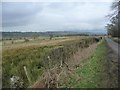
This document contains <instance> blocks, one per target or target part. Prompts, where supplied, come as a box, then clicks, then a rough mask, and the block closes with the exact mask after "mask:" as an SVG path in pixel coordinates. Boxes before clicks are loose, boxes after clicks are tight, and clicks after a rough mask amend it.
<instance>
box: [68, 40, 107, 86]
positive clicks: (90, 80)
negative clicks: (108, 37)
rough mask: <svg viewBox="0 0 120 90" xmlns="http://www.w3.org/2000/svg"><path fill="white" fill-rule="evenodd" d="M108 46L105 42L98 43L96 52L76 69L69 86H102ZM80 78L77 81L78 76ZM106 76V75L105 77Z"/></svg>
mask: <svg viewBox="0 0 120 90" xmlns="http://www.w3.org/2000/svg"><path fill="white" fill-rule="evenodd" d="M105 56H106V46H105V42H102V43H101V44H100V45H98V47H97V49H96V51H95V53H94V55H93V56H91V57H90V58H89V59H87V60H84V61H83V62H82V63H81V64H80V65H81V67H79V68H77V69H76V72H75V74H74V75H72V76H71V77H70V78H69V80H68V83H67V86H68V87H75V88H97V87H100V86H101V82H102V81H103V73H104V69H105V66H104V64H105V63H106V57H105ZM77 76H78V77H79V78H80V80H78V81H76V78H78V77H77ZM104 78H105V77H104Z"/></svg>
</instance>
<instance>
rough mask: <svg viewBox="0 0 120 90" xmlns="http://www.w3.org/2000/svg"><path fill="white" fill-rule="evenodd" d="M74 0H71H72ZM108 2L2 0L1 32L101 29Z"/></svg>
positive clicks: (109, 4) (108, 7)
mask: <svg viewBox="0 0 120 90" xmlns="http://www.w3.org/2000/svg"><path fill="white" fill-rule="evenodd" d="M73 1H74V0H73ZM111 3H112V2H84V1H82V2H3V3H2V27H3V31H42V32H43V31H74V30H78V31H86V30H87V31H91V30H92V31H93V32H94V31H97V30H99V31H101V32H106V31H105V28H104V27H105V25H106V24H107V22H108V20H107V19H106V17H105V16H106V15H108V13H109V12H110V6H111Z"/></svg>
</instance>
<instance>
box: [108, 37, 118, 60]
mask: <svg viewBox="0 0 120 90" xmlns="http://www.w3.org/2000/svg"><path fill="white" fill-rule="evenodd" d="M106 42H107V44H108V46H109V48H110V49H111V52H112V53H111V54H110V55H109V56H111V58H112V59H111V60H112V61H113V62H119V61H118V60H119V56H120V53H119V49H120V45H119V44H118V43H116V42H114V41H113V40H111V39H109V38H106Z"/></svg>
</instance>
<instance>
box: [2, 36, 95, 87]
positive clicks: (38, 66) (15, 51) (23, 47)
mask: <svg viewBox="0 0 120 90" xmlns="http://www.w3.org/2000/svg"><path fill="white" fill-rule="evenodd" d="M94 42H96V41H95V39H94V38H92V37H80V36H72V37H64V38H63V37H61V38H60V37H59V38H53V39H52V40H48V39H46V40H44V41H42V42H39V40H38V41H29V42H28V43H21V44H16V43H14V44H11V45H9V44H6V45H5V46H3V48H2V49H3V51H2V53H3V54H2V66H3V68H2V70H3V73H2V76H3V78H2V81H3V87H10V85H11V82H10V78H11V76H13V75H14V76H18V77H20V80H21V82H24V87H28V86H30V85H33V84H34V83H35V82H36V81H37V80H38V79H39V78H40V77H41V75H42V74H43V72H44V71H45V70H46V69H47V68H51V67H54V66H55V65H56V64H58V65H59V64H60V62H61V59H62V60H66V59H68V58H69V57H70V56H71V55H72V54H73V53H75V52H77V49H78V48H84V47H88V46H89V44H92V43H94ZM48 56H50V58H51V63H50V64H49V63H48V60H49V58H48ZM50 66H51V67H50ZM25 68H26V69H25Z"/></svg>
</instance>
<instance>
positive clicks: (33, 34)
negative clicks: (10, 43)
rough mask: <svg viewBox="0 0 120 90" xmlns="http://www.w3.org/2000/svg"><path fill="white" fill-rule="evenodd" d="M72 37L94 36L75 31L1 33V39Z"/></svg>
mask: <svg viewBox="0 0 120 90" xmlns="http://www.w3.org/2000/svg"><path fill="white" fill-rule="evenodd" d="M49 35H53V36H73V35H82V36H85V35H87V36H88V35H95V33H91V32H77V31H51V32H2V38H3V39H7V38H22V37H38V36H49Z"/></svg>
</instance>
